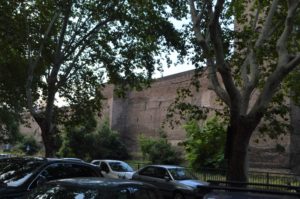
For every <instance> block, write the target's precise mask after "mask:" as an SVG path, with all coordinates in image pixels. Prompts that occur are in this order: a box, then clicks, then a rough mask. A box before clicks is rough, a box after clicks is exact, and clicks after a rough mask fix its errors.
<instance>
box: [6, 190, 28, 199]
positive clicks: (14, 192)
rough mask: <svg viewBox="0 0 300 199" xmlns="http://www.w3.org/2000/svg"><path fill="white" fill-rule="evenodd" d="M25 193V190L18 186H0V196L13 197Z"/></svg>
mask: <svg viewBox="0 0 300 199" xmlns="http://www.w3.org/2000/svg"><path fill="white" fill-rule="evenodd" d="M25 193H27V191H26V190H23V189H21V188H18V187H1V188H0V196H1V197H7V198H10V197H12V198H15V197H19V196H22V195H25Z"/></svg>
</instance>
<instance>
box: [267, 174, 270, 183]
mask: <svg viewBox="0 0 300 199" xmlns="http://www.w3.org/2000/svg"><path fill="white" fill-rule="evenodd" d="M269 183H270V174H269V172H268V173H267V184H269Z"/></svg>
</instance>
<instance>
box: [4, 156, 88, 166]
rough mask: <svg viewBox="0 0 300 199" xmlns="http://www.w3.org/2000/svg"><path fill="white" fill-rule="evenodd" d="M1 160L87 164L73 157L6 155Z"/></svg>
mask: <svg viewBox="0 0 300 199" xmlns="http://www.w3.org/2000/svg"><path fill="white" fill-rule="evenodd" d="M1 161H12V162H18V161H20V162H22V161H39V162H43V163H45V164H46V163H53V162H66V163H67V162H72V163H83V164H88V165H90V164H89V163H86V162H84V161H78V160H74V159H64V158H44V157H34V156H16V157H7V158H2V159H1Z"/></svg>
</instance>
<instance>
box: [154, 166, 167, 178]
mask: <svg viewBox="0 0 300 199" xmlns="http://www.w3.org/2000/svg"><path fill="white" fill-rule="evenodd" d="M154 174H155V177H156V178H162V179H163V178H165V177H170V176H169V174H168V172H167V170H166V169H165V168H159V167H156V168H154Z"/></svg>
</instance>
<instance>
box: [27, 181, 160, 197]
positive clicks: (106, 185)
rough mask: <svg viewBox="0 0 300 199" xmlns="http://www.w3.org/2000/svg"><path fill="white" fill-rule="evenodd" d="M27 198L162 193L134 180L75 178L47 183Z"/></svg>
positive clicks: (125, 195) (127, 195)
mask: <svg viewBox="0 0 300 199" xmlns="http://www.w3.org/2000/svg"><path fill="white" fill-rule="evenodd" d="M26 198H27V199H40V198H65V199H161V195H160V193H159V192H158V190H157V189H156V188H155V187H154V186H152V185H149V184H146V183H142V182H136V181H132V180H124V179H110V178H73V179H62V180H55V181H51V182H48V183H45V184H44V185H43V186H41V187H39V188H37V189H35V190H33V191H32V193H30V194H29V195H28V196H27V197H26Z"/></svg>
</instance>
